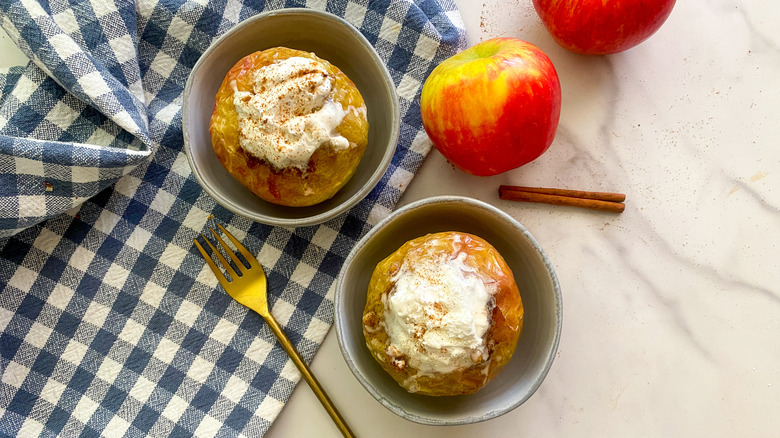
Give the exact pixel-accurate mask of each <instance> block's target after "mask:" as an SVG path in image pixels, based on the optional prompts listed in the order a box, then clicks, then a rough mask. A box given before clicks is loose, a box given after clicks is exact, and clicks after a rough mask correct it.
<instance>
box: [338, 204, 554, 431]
mask: <svg viewBox="0 0 780 438" xmlns="http://www.w3.org/2000/svg"><path fill="white" fill-rule="evenodd" d="M449 203H465V204H468V205H470V206H473V207H477V208H482V209H485V210H487V211H488V212H490V213H492V214H495V215H496V216H498V217H499V218H501V219H503V220H505V221H507V222H508V223H509V224H510V225H512V227H513V228H515V229H517V230H518V231H520V232H521V234H523V235H524V236H525V237H526V238H527V239H528V241H529V243H530V244H531V245H532V246H533V247H534V249H535V250H536V251H537V252H538V253H539V255H540V256H541V258H542V261H543V262H544V265H545V267H546V268H547V272H548V273H549V275H550V280H551V281H552V284H553V292H554V301H555V320H556V324H555V333H554V334H553V341H552V345H551V348H550V352H549V354H548V356H547V357H546V358H545V365H544V368H543V369H542V371H541V372H540V373H539V374H538V375H537V376H536V377H535V379H534V382H533V384H532V385H531V386H530V387H529V389H528V391H527V392H526V393H525V394H524V395H523V397H520V398H519V399H518V400H516V401H515V402H513V403H512V404H511V405H509V406H507V407H505V408H502V409H497V410H493V411H490V412H487V413H485V414H484V415H481V416H478V417H476V416H470V417H463V418H459V419H455V420H442V419H439V418H432V417H427V416H421V415H418V414H415V413H412V412H409V411H407V410H406V409H405V408H404V407H403V406H400V405H397V404H395V403H391V402H389V401H388V400H387V399H386V398H385V397H383V396H382V394H381V393H380V392H379V391H378V390H377V389H376V388H375V387H374V385H373V384H372V383H371V382H370V381H369V380H368V379H367V378H366V377H365V376H363V375H362V374H361V373H360V372H359V371H358V370H357V367H356V366H355V364H354V363H353V361H352V360H351V359H350V358H349V356H348V354H347V348H346V345H345V344H346V340H345V339H346V337H347V334H346V332H345V327H344V322H343V321H342V317H341V316H340V315H341V314H342V312H343V311H344V309H343V304H342V303H343V302H344V300H343V292H342V286H343V284H344V276H345V273H346V271H347V267H348V266H349V265H350V264H351V263H352V261H353V260H354V259H355V257H356V255H357V253H358V252H359V251H360V250H361V249H362V248H363V247H365V246H366V245H367V244H368V242H369V241H370V240H371V239H372V238H373V236H375V235H376V234H377V233H379V232H380V230H381V229H382V228H384V226H385V225H386V224H388V223H390V222H392V221H393V220H395V219H396V218H397V217H399V216H401V215H403V214H406V213H408V212H410V211H413V210H417V209H421V208H428V207H431V206H432V205H435V204H449ZM334 300H335V305H334V307H335V311H334V320H335V325H336V338H337V340H338V344H339V349H340V350H341V355H342V357H343V358H344V361H345V362H346V363H347V366H348V367H349V369H350V371H351V372H352V374H353V375H354V376H355V378H356V379H357V380H358V381H359V382H360V384H361V385H362V386H363V387H364V388H365V389H366V390H367V391H368V392H369V393H370V394H371V396H372V397H374V398H375V399H376V400H377V401H378V402H379V403H380V404H382V405H383V406H384V407H386V408H387V409H389V410H390V411H392V412H393V413H395V414H396V415H398V416H400V417H402V418H405V419H407V420H410V421H413V422H415V423H420V424H427V425H433V426H456V425H464V424H473V423H478V422H482V421H487V420H491V419H493V418H496V417H499V416H501V415H503V414H506V413H508V412H511V411H512V410H514V409H515V408H517V407H518V406H520V405H521V404H523V403H525V402H526V401H527V400H528V399H529V398H531V396H532V395H533V394H534V393H535V392H536V391H537V390H538V389H539V387H540V386H541V385H542V382H543V381H544V379H545V378H546V377H547V374H548V372H549V371H550V368H551V367H552V364H553V362H554V361H555V356H556V354H557V351H558V345H559V343H560V339H561V331H562V327H563V295H562V293H561V288H560V283H559V282H558V276H557V275H556V274H555V269H554V268H553V266H552V262H551V261H550V259H549V258H548V257H547V254H545V253H544V251H543V250H542V247H541V246H540V245H539V243H538V242H537V241H536V239H535V238H534V237H533V235H531V233H530V232H529V231H528V229H527V228H525V227H524V226H523V225H522V224H520V222H518V221H517V220H516V219H515V218H513V217H512V216H510V215H509V214H508V213H506V212H504V211H503V210H501V209H499V208H497V207H495V206H493V205H491V204H488V203H487V202H484V201H481V200H478V199H474V198H470V197H467V196H458V195H441V196H432V197H428V198H423V199H420V200H418V201H415V202H412V203H410V204H408V205H406V206H404V207H401V208H399V209H398V210H396V211H394V212H392V213H391V214H390V215H388V216H387V217H385V218H384V219H382V220H381V221H379V222H378V223H377V224H376V225H375V226H374V227H373V228H372V229H371V230H369V231H368V233H366V234H365V235H364V236H363V237H362V238H361V239H360V241H358V242H357V244H355V246H354V247H353V248H352V250H351V251H350V252H349V255H347V258H346V259H345V260H344V265H343V266H342V269H341V270H340V271H339V275H338V278H337V285H336V292H335V297H334Z"/></svg>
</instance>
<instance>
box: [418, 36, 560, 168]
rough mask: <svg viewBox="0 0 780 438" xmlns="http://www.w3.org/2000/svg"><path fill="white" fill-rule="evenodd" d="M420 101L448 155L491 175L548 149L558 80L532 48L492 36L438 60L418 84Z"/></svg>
mask: <svg viewBox="0 0 780 438" xmlns="http://www.w3.org/2000/svg"><path fill="white" fill-rule="evenodd" d="M420 106H421V114H422V121H423V126H424V127H425V131H426V133H427V134H428V136H429V137H430V138H431V141H433V144H434V145H435V146H436V148H437V149H438V150H439V151H440V152H441V153H442V155H443V156H444V157H445V158H446V159H447V160H449V161H450V162H451V163H452V164H453V165H455V166H456V167H458V168H460V169H462V170H464V171H466V172H468V173H470V174H473V175H480V176H489V175H496V174H499V173H502V172H506V171H508V170H511V169H515V168H517V167H520V166H522V165H524V164H526V163H529V162H531V161H532V160H535V159H536V158H538V157H539V156H540V155H542V153H544V152H545V151H546V150H547V149H548V148H549V147H550V144H551V143H552V141H553V138H554V137H555V131H556V129H557V127H558V120H559V118H560V113H561V85H560V81H559V80H558V73H557V72H556V71H555V67H554V66H553V64H552V62H551V61H550V59H549V58H548V57H547V55H545V54H544V52H542V51H541V50H540V49H539V48H538V47H536V46H534V45H533V44H531V43H528V42H525V41H522V40H520V39H517V38H494V39H491V40H487V41H484V42H482V43H479V44H477V45H475V46H473V47H471V48H469V49H466V50H464V51H462V52H460V53H458V54H456V55H454V56H452V57H450V58H448V59H446V60H445V61H443V62H442V63H441V64H439V65H438V66H437V67H436V68H435V69H434V70H433V72H431V74H430V75H429V76H428V79H427V80H426V81H425V84H424V85H423V90H422V96H421V101H420Z"/></svg>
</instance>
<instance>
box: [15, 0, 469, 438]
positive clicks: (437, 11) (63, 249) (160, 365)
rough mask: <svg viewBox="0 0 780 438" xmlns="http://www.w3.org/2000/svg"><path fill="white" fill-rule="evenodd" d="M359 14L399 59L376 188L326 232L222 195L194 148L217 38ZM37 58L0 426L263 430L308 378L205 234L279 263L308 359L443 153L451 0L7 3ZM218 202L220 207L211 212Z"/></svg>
mask: <svg viewBox="0 0 780 438" xmlns="http://www.w3.org/2000/svg"><path fill="white" fill-rule="evenodd" d="M282 7H310V8H315V9H321V10H327V11H329V12H331V13H334V14H336V15H339V16H342V17H345V18H346V19H347V20H348V21H349V22H351V23H352V24H354V25H355V26H356V27H357V28H358V29H359V30H360V31H361V32H362V33H363V34H364V35H365V36H366V37H367V38H368V40H369V41H370V42H371V43H372V44H373V45H374V46H375V47H376V49H377V51H378V53H379V55H380V56H381V57H382V59H384V60H385V61H386V63H387V66H388V68H389V70H390V72H391V74H392V76H393V79H394V81H395V85H396V87H397V89H398V93H399V96H400V100H401V114H402V122H401V123H402V125H401V137H400V140H399V144H398V149H397V153H396V155H395V157H394V159H393V161H392V164H391V166H390V169H389V170H388V172H387V173H386V175H385V177H384V179H383V180H382V181H381V183H380V184H379V186H378V187H377V188H376V189H375V190H374V191H373V192H372V193H371V194H370V195H369V197H368V198H367V199H365V200H364V201H362V202H361V203H360V204H359V205H357V206H356V207H355V208H353V209H352V210H351V211H350V212H349V213H347V214H345V215H343V216H341V217H339V218H337V219H333V220H331V221H330V222H327V223H325V224H323V225H320V226H316V227H303V228H297V229H286V228H279V227H270V226H265V225H262V224H258V223H253V222H251V221H249V220H247V219H244V218H242V217H238V216H234V215H233V214H231V213H230V212H228V211H227V210H225V209H224V208H222V207H220V206H219V205H216V204H215V202H214V201H213V200H212V199H211V198H210V197H209V196H208V195H206V194H205V193H204V192H203V191H202V190H201V188H200V186H199V185H198V184H197V182H196V181H195V179H194V178H193V177H192V175H191V173H190V169H189V166H188V164H187V160H186V159H185V156H184V153H183V152H182V131H181V111H180V109H181V93H182V90H183V88H184V84H185V81H186V79H187V76H188V74H189V72H190V70H191V68H192V67H193V65H194V64H195V62H196V60H197V59H198V57H199V56H200V54H201V53H202V52H203V51H204V50H205V49H206V48H207V47H208V46H209V44H210V43H211V42H212V41H213V40H214V39H215V37H217V36H219V35H220V34H222V33H224V32H225V31H227V30H228V29H229V28H230V27H231V26H233V25H235V24H236V23H238V22H240V21H241V20H244V19H246V18H248V17H250V16H252V15H255V14H257V13H259V12H262V11H264V10H269V9H278V8H282ZM0 24H2V26H3V28H4V29H5V30H6V32H7V33H8V34H9V36H10V37H11V38H12V39H13V40H14V41H15V42H16V43H17V45H18V46H19V47H20V48H21V49H22V50H23V51H24V52H25V53H26V54H27V55H28V56H29V57H30V58H31V60H32V62H31V63H30V64H28V65H27V66H26V67H14V68H10V69H4V70H0V237H2V238H4V240H2V241H0V435H2V436H24V437H28V436H38V435H44V436H53V435H61V436H76V435H83V436H99V435H106V436H192V435H197V436H239V435H243V436H260V435H262V434H263V433H264V432H265V431H266V430H267V429H268V427H269V426H270V424H271V422H272V421H273V420H274V418H275V417H276V416H277V414H278V413H279V411H280V410H281V408H282V406H283V405H284V403H285V402H286V400H287V399H288V397H289V396H290V393H291V392H292V390H293V388H294V386H295V384H296V382H297V381H298V380H299V374H298V372H297V370H296V369H295V367H294V366H293V365H292V363H291V362H290V361H288V359H287V356H286V355H285V353H284V350H283V349H282V348H281V347H280V346H279V345H278V344H277V343H276V342H275V339H274V338H273V335H272V333H271V332H270V330H269V329H268V328H267V327H266V326H265V324H264V323H263V322H262V320H261V319H260V318H259V317H258V316H257V315H256V314H254V313H252V312H250V311H248V310H247V309H245V308H243V307H242V306H240V305H238V304H236V303H235V302H234V301H233V300H232V299H231V298H230V297H229V296H228V295H227V294H225V293H224V291H223V290H222V289H220V288H219V287H218V285H217V281H216V279H215V277H214V275H213V274H212V273H211V272H210V270H209V268H208V267H207V266H206V265H205V263H204V260H203V259H202V257H201V256H200V255H199V254H198V252H197V250H195V249H194V248H193V244H192V239H193V238H194V237H195V236H197V235H198V233H200V232H202V231H203V230H205V229H206V227H207V226H208V225H210V222H211V221H212V220H216V221H219V222H220V223H223V224H225V225H226V226H227V228H228V229H229V230H231V231H232V232H233V233H234V234H235V235H236V236H237V237H238V238H239V239H240V240H242V241H243V242H244V244H245V245H246V246H247V247H249V248H250V250H251V251H252V252H253V253H255V254H257V255H258V258H259V259H260V261H261V263H263V265H264V266H265V268H266V271H267V274H268V283H269V289H270V297H269V299H270V302H271V306H272V308H273V313H274V314H275V315H276V317H277V319H278V320H279V322H280V323H281V324H282V325H283V326H284V328H285V331H286V332H287V333H288V335H289V336H290V338H291V339H292V341H293V342H294V344H295V345H296V347H297V348H298V349H299V350H300V351H301V353H302V354H303V356H304V358H305V360H307V361H310V360H311V359H312V357H313V355H314V353H315V352H316V350H317V348H318V347H319V345H320V343H321V341H322V339H323V337H324V336H325V334H326V333H327V331H328V329H329V327H330V325H331V324H332V321H333V293H334V288H335V284H334V282H335V278H336V276H337V274H338V272H339V270H340V268H341V266H342V263H343V261H344V258H345V257H346V255H347V253H348V252H349V250H350V249H351V248H352V246H353V245H354V243H355V242H356V240H357V239H359V238H360V237H361V235H363V234H364V233H365V232H366V231H367V230H368V229H369V228H370V227H371V225H373V224H374V223H376V222H377V221H378V220H379V219H381V218H382V217H383V216H385V215H386V214H387V213H388V212H389V211H391V210H392V209H393V207H394V205H395V203H396V201H397V200H398V198H399V197H400V195H401V193H402V192H403V189H404V188H405V187H406V186H407V185H408V183H409V181H410V179H411V178H412V176H413V175H414V173H415V172H416V171H417V169H418V168H419V166H420V164H421V162H422V160H423V159H424V157H425V155H426V154H427V153H428V151H429V150H430V147H431V145H430V142H429V141H428V140H427V138H426V136H425V134H424V131H423V130H422V124H421V121H420V115H419V114H420V112H419V95H420V90H421V85H422V82H423V81H424V79H425V77H426V76H427V75H428V73H430V71H431V70H432V69H433V67H435V65H437V64H438V63H439V62H440V61H441V60H443V59H444V58H446V57H448V56H451V55H452V54H454V53H456V52H457V51H458V50H460V49H462V48H463V47H464V45H465V38H464V31H463V26H462V23H461V20H460V15H459V13H458V12H457V9H456V7H455V6H454V5H453V4H452V3H451V1H450V0H415V1H411V0H377V1H368V0H364V1H347V0H333V1H326V0H310V1H287V2H284V1H267V2H263V1H251V0H245V1H239V0H157V1H154V0H138V1H137V2H132V1H128V0H114V1H113V2H112V1H106V0H53V1H50V2H49V1H43V0H40V1H38V0H4V1H2V2H0ZM212 215H213V217H214V219H210V217H211V216H212Z"/></svg>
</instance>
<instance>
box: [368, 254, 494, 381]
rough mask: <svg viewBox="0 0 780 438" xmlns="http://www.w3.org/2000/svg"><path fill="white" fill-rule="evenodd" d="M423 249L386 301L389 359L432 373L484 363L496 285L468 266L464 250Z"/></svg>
mask: <svg viewBox="0 0 780 438" xmlns="http://www.w3.org/2000/svg"><path fill="white" fill-rule="evenodd" d="M456 245H457V243H456ZM421 250H422V251H423V253H422V254H421V253H416V252H410V253H409V254H407V256H406V258H404V260H403V261H402V263H401V266H400V268H399V270H398V272H396V273H395V274H394V275H393V277H392V278H391V281H392V283H393V284H394V286H393V288H392V289H391V290H390V292H389V293H388V294H387V297H383V300H386V301H385V312H384V318H385V325H386V332H387V335H388V338H389V345H388V346H387V349H386V351H385V352H386V354H387V355H388V359H389V360H390V361H391V363H392V364H393V366H395V367H396V368H398V369H403V368H404V367H405V366H407V365H409V366H412V367H414V368H415V369H416V370H417V371H418V372H419V373H420V374H429V375H430V374H435V373H449V372H452V371H455V370H457V369H463V368H468V367H471V366H473V365H475V364H477V363H480V362H482V361H484V360H486V359H487V357H488V350H487V345H486V344H485V334H486V333H487V331H488V329H489V328H490V326H491V324H492V319H491V312H492V308H493V306H494V299H493V296H494V295H495V293H496V292H497V288H496V286H495V284H493V283H492V282H491V281H490V280H489V279H486V278H483V276H482V275H481V274H480V273H479V272H477V270H476V269H474V268H472V267H471V266H469V264H468V263H466V257H467V253H466V252H463V251H459V250H457V248H456V251H455V252H454V253H452V254H448V253H441V252H438V253H437V252H435V251H434V249H433V248H432V245H430V243H429V244H427V245H426V246H424V247H422V248H421Z"/></svg>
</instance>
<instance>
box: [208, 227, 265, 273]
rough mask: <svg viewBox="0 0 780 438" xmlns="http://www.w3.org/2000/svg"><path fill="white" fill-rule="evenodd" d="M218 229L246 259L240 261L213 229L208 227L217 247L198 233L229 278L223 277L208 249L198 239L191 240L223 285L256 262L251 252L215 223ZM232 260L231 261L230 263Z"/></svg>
mask: <svg viewBox="0 0 780 438" xmlns="http://www.w3.org/2000/svg"><path fill="white" fill-rule="evenodd" d="M217 226H218V227H219V229H220V230H222V233H223V234H224V235H225V236H227V238H228V239H229V240H230V241H231V242H232V243H233V245H234V246H235V247H236V249H238V251H239V253H240V255H241V256H243V259H245V260H246V262H244V261H242V260H241V258H240V257H239V255H238V254H236V253H235V251H233V249H232V248H230V246H228V244H227V243H226V242H225V241H224V240H223V239H222V237H220V235H219V234H218V233H217V232H216V231H215V230H214V229H213V228H209V231H211V234H212V235H213V236H214V238H215V239H216V241H217V243H218V246H219V248H220V249H221V250H222V251H220V249H217V247H215V246H214V244H212V243H211V240H210V239H209V238H207V237H206V236H204V235H203V234H201V235H200V237H201V238H202V239H203V240H204V241H205V242H206V243H207V244H208V246H209V248H210V249H211V252H212V253H213V254H214V255H216V257H217V260H219V263H220V264H221V265H222V267H223V268H224V270H225V271H226V272H227V274H228V275H229V276H230V280H228V279H227V278H225V275H224V274H223V273H222V270H221V269H220V268H219V266H217V264H216V262H215V261H214V259H213V258H212V257H211V255H209V253H208V251H206V249H205V248H204V247H203V246H202V245H201V244H200V242H198V239H197V238H195V239H193V242H195V246H196V247H197V248H198V250H199V251H200V253H201V255H202V256H203V258H204V259H205V260H206V263H208V265H209V267H210V268H211V270H212V271H214V275H216V276H217V280H219V282H220V283H221V284H222V286H223V287H224V286H225V284H226V283H230V282H232V281H234V280H235V279H236V278H237V277H240V276H242V275H243V273H244V271H246V270H247V269H249V268H252V267H253V265H254V264H257V260H256V259H255V258H254V257H253V256H252V254H251V253H250V252H249V251H248V250H247V249H246V247H244V245H242V244H241V243H239V241H238V240H237V239H236V238H235V237H234V236H233V235H232V234H230V232H229V231H228V230H226V229H225V227H223V226H222V225H221V224H217ZM223 252H224V253H225V254H227V255H228V256H229V257H230V261H228V260H227V259H226V258H225V256H224V255H223ZM231 262H232V263H231Z"/></svg>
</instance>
